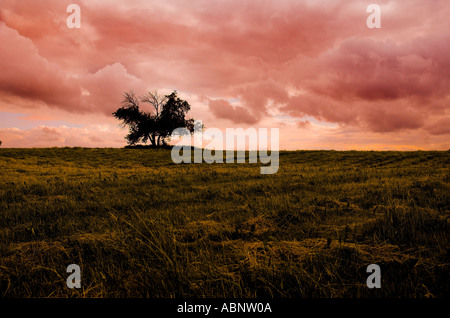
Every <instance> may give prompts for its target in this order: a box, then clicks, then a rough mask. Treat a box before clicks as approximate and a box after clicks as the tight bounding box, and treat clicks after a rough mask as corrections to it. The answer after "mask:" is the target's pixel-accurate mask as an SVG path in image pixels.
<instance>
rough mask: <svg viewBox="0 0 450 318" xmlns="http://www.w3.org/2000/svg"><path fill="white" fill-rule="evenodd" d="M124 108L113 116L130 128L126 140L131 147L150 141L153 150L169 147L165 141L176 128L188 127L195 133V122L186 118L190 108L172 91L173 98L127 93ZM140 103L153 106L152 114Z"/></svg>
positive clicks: (152, 93)
mask: <svg viewBox="0 0 450 318" xmlns="http://www.w3.org/2000/svg"><path fill="white" fill-rule="evenodd" d="M123 96H124V98H123V100H122V104H121V105H122V107H120V108H119V109H118V110H116V111H115V112H114V113H113V116H114V117H115V118H117V119H119V120H121V121H122V126H126V125H128V127H129V133H128V135H127V136H126V137H125V138H126V139H127V141H128V144H129V145H136V144H137V143H139V142H143V143H144V144H145V143H146V142H147V141H150V142H151V145H152V146H153V147H160V146H163V145H166V144H167V143H166V139H167V138H168V137H169V136H170V135H171V134H172V131H173V130H174V129H176V128H186V129H187V130H188V131H189V132H190V133H193V132H194V129H195V121H194V119H192V118H190V119H186V113H187V112H188V111H189V110H190V109H191V106H190V105H189V103H188V102H186V101H185V100H182V99H180V98H179V97H178V96H177V92H176V91H173V92H172V94H170V95H165V96H164V95H160V94H158V92H157V91H154V92H148V93H147V94H145V95H144V96H140V97H139V98H138V97H136V95H135V93H134V92H133V91H129V92H125V93H124V95H123ZM139 101H140V102H142V103H148V104H150V105H152V106H153V110H152V111H151V112H145V111H142V110H141V109H140V108H139Z"/></svg>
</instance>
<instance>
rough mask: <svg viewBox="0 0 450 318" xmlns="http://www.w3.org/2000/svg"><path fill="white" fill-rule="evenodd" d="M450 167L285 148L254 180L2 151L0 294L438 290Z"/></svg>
mask: <svg viewBox="0 0 450 318" xmlns="http://www.w3.org/2000/svg"><path fill="white" fill-rule="evenodd" d="M449 163H450V151H447V152H425V151H420V152H357V151H348V152H338V151H295V152H281V153H280V168H279V170H278V173H276V174H274V175H261V174H260V169H259V167H260V164H259V163H258V164H212V165H209V164H206V163H203V164H181V165H175V164H173V163H172V161H171V157H170V150H164V149H160V150H152V149H85V148H48V149H0V295H1V297H324V298H325V297H326V298H329V297H444V296H448V295H449V291H450V278H449V276H450V275H449V272H450V271H449V269H450V260H449V259H450V245H449V241H450V235H449V216H450V198H449V193H450V184H449V182H450V165H449ZM72 263H75V264H78V265H80V267H81V270H82V278H81V283H82V288H80V289H69V288H67V286H66V279H67V277H68V275H69V274H68V273H66V267H67V266H68V265H69V264H72ZM372 263H376V264H378V265H380V267H381V284H382V287H381V288H380V289H369V288H368V287H367V285H366V279H367V277H368V276H369V274H368V273H366V268H367V266H368V265H369V264H372Z"/></svg>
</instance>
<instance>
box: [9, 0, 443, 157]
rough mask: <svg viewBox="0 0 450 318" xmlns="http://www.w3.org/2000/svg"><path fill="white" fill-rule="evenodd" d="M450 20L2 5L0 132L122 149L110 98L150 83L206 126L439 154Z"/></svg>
mask: <svg viewBox="0 0 450 318" xmlns="http://www.w3.org/2000/svg"><path fill="white" fill-rule="evenodd" d="M71 3H77V4H79V6H80V8H81V28H80V29H69V28H68V27H67V24H66V19H67V17H68V16H69V13H67V12H66V8H67V6H68V5H69V4H71ZM370 3H377V4H379V6H380V8H381V28H380V29H369V28H368V27H367V26H366V19H367V17H368V16H369V13H367V12H366V7H367V6H368V5H369V4H370ZM449 17H450V6H449V2H448V0H433V1H427V0H409V1H401V0H392V1H387V0H383V1H374V0H371V1H357V0H342V1H339V0H335V1H331V0H317V1H312V0H304V1H303V0H279V1H268V0H247V1H245V0H239V1H237V0H192V1H184V0H173V1H172V0H170V1H148V0H129V1H125V0H123V1H119V0H111V1H110V0H108V1H107V0H96V1H75V0H73V1H66V0H43V1H36V0H19V1H17V0H1V2H0V43H1V46H0V140H2V141H3V145H2V147H53V146H57V147H62V146H83V147H122V146H124V145H125V144H126V141H125V140H124V138H123V137H124V136H125V134H126V130H124V129H120V128H119V127H118V124H119V123H118V122H117V121H116V120H115V119H114V118H113V117H112V116H111V113H112V112H113V111H115V110H116V109H117V108H118V107H119V106H120V101H121V96H122V93H123V92H124V91H128V90H130V89H133V90H134V91H135V92H136V93H137V94H138V95H141V94H144V93H145V91H146V90H154V89H158V90H159V91H160V92H167V93H169V92H171V91H172V90H177V91H178V92H179V95H180V96H181V97H182V98H184V99H186V100H187V101H188V102H189V103H190V104H191V106H192V109H191V112H190V113H189V115H190V116H192V117H194V118H196V119H199V120H202V122H203V123H204V124H205V126H206V127H207V128H208V127H217V128H220V129H225V128H227V127H230V128H231V127H234V128H237V127H242V128H247V127H254V128H259V127H267V128H270V127H278V128H279V129H280V149H338V150H340V149H375V150H386V149H392V150H416V149H436V150H447V149H449V148H450V142H449V140H450V138H449V137H450V107H449V106H450V54H449V52H450V18H449Z"/></svg>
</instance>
